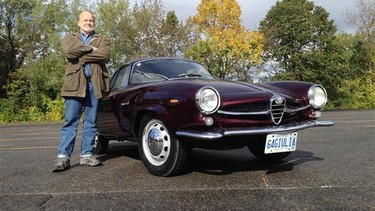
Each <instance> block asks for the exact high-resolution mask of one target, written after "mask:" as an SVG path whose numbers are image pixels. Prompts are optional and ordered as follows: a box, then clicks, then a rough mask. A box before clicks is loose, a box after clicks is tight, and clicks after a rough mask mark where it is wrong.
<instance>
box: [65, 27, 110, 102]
mask: <svg viewBox="0 0 375 211" xmlns="http://www.w3.org/2000/svg"><path fill="white" fill-rule="evenodd" d="M61 47H62V50H63V53H64V55H65V57H66V59H67V60H68V64H67V67H66V70H65V75H64V82H63V86H62V89H61V96H63V97H85V95H86V87H87V79H86V77H85V73H84V67H83V64H85V63H89V65H90V70H91V78H90V80H91V82H92V84H93V87H94V91H95V96H96V98H98V99H101V98H103V97H105V96H106V95H107V94H108V93H109V72H108V70H107V67H106V63H107V62H108V61H109V53H110V47H109V40H108V38H107V37H106V36H101V35H98V34H96V33H95V32H94V34H93V35H92V37H91V39H90V42H89V45H85V44H84V42H83V40H82V38H81V35H80V33H79V32H77V33H72V34H68V35H66V36H65V37H64V38H63V40H62V43H61ZM92 47H96V48H97V50H93V48H92Z"/></svg>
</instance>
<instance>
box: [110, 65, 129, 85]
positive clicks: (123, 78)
mask: <svg viewBox="0 0 375 211" xmlns="http://www.w3.org/2000/svg"><path fill="white" fill-rule="evenodd" d="M129 74H130V65H125V66H123V67H122V68H121V69H120V70H119V72H118V74H117V77H116V79H115V82H114V84H113V87H112V88H113V89H117V88H120V87H126V86H128V84H129Z"/></svg>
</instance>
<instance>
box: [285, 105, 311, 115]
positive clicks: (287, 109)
mask: <svg viewBox="0 0 375 211" xmlns="http://www.w3.org/2000/svg"><path fill="white" fill-rule="evenodd" d="M310 106H311V105H307V106H304V107H301V108H296V109H289V108H285V112H287V113H295V112H298V111H302V110H305V109H308V108H310Z"/></svg>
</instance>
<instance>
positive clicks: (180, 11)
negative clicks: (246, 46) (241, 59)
mask: <svg viewBox="0 0 375 211" xmlns="http://www.w3.org/2000/svg"><path fill="white" fill-rule="evenodd" d="M136 1H137V2H138V3H140V2H141V0H129V2H130V4H131V5H133V4H134V2H136ZM161 1H162V3H163V6H164V8H165V10H166V11H171V10H172V11H175V13H176V15H177V17H178V18H179V20H180V21H184V20H185V19H186V18H187V17H189V16H193V15H195V14H196V13H197V7H198V5H199V3H200V2H201V0H161ZM310 1H312V2H314V4H315V5H316V6H322V7H324V8H325V9H326V11H327V12H328V13H329V14H330V16H329V18H330V19H333V20H334V21H335V24H336V26H337V30H338V32H346V33H354V32H355V30H354V29H353V28H350V27H349V26H348V24H347V23H346V15H345V13H347V12H348V11H350V12H353V8H354V7H355V2H356V1H357V0H310ZM276 2H277V0H237V3H238V4H239V5H240V6H241V11H242V17H241V19H242V24H243V25H244V26H246V27H247V28H250V29H251V30H257V29H258V27H259V23H260V21H261V20H262V19H264V17H265V16H266V14H267V12H268V10H269V9H271V7H272V6H274V5H275V4H276Z"/></svg>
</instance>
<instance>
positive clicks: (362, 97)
mask: <svg viewBox="0 0 375 211" xmlns="http://www.w3.org/2000/svg"><path fill="white" fill-rule="evenodd" d="M337 90H338V95H339V97H337V98H336V99H332V100H331V101H330V102H329V104H328V105H327V108H328V109H373V108H375V72H367V73H366V74H365V75H364V76H363V77H358V78H355V79H346V80H343V81H342V83H341V85H340V87H338V88H337Z"/></svg>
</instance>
